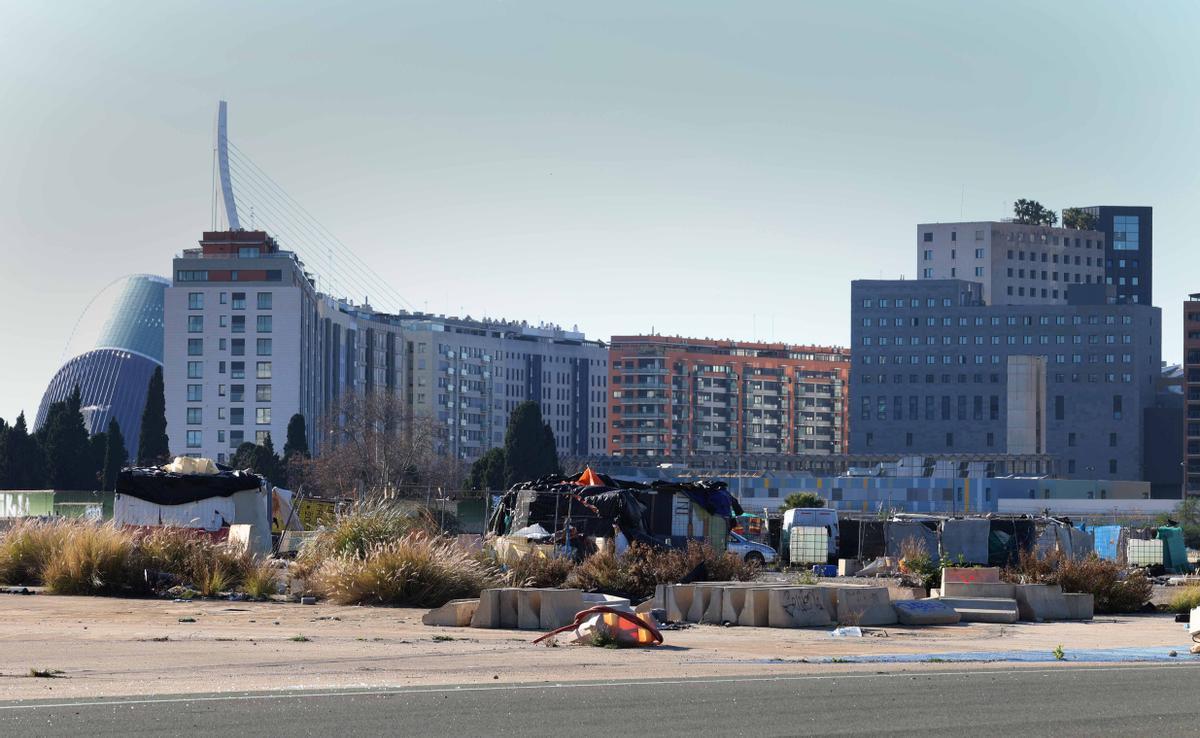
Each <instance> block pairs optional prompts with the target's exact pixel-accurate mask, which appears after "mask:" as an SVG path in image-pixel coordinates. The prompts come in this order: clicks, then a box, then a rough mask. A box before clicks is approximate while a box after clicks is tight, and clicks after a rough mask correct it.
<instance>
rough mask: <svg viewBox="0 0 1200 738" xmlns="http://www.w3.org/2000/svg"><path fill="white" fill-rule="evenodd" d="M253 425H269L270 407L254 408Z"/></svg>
mask: <svg viewBox="0 0 1200 738" xmlns="http://www.w3.org/2000/svg"><path fill="white" fill-rule="evenodd" d="M254 424H255V425H270V424H271V408H269V407H260V408H255V410H254Z"/></svg>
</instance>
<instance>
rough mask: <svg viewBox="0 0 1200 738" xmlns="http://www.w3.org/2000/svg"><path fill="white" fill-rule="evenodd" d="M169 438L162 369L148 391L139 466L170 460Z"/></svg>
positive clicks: (151, 379)
mask: <svg viewBox="0 0 1200 738" xmlns="http://www.w3.org/2000/svg"><path fill="white" fill-rule="evenodd" d="M170 457H171V449H170V441H169V439H168V438H167V397H166V390H165V388H164V387H163V373H162V367H161V366H160V367H158V368H156V369H155V370H154V375H153V376H151V377H150V387H149V389H147V390H146V409H145V410H143V411H142V430H141V433H140V435H139V436H138V464H140V465H141V466H152V465H156V464H163V463H166V462H167V461H168V460H170Z"/></svg>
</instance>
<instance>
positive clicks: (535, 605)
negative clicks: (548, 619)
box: [517, 589, 542, 630]
mask: <svg viewBox="0 0 1200 738" xmlns="http://www.w3.org/2000/svg"><path fill="white" fill-rule="evenodd" d="M517 627H518V628H520V629H521V630H537V629H538V628H540V627H542V590H540V589H519V590H517Z"/></svg>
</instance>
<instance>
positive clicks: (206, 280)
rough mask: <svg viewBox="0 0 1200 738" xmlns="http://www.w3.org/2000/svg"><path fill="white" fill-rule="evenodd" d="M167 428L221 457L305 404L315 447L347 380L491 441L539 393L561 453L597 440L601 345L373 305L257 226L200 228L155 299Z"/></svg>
mask: <svg viewBox="0 0 1200 738" xmlns="http://www.w3.org/2000/svg"><path fill="white" fill-rule="evenodd" d="M165 337H166V350H165V356H164V371H163V373H164V379H165V384H166V396H167V397H166V399H167V432H168V435H169V436H170V439H171V450H172V451H173V452H174V453H177V454H190V455H196V456H205V457H209V458H213V459H216V460H218V461H223V460H226V459H228V458H229V457H230V456H231V455H232V453H233V451H234V450H236V448H237V447H238V446H239V445H241V444H242V443H244V442H255V443H262V442H263V441H264V440H265V438H266V436H267V434H270V435H271V438H272V440H273V442H274V443H275V445H276V447H277V448H281V447H282V445H283V439H284V438H285V437H286V429H287V424H288V421H289V419H290V418H291V416H292V415H293V414H295V413H299V414H301V415H303V416H304V418H305V421H306V423H307V425H308V428H309V442H310V445H311V446H312V448H313V450H314V451H315V452H320V450H321V448H322V446H323V445H324V443H325V442H326V441H325V437H326V435H327V432H326V431H327V430H328V429H324V428H323V427H322V425H321V423H322V421H323V418H324V416H325V414H326V412H327V411H328V410H329V408H330V407H331V406H332V405H333V404H334V403H335V402H336V401H337V400H338V399H339V398H340V397H341V396H342V395H343V394H344V393H346V392H376V391H390V392H395V393H397V394H398V396H399V397H400V398H401V400H402V401H403V402H404V403H405V404H406V406H407V407H409V408H411V409H412V411H413V413H414V415H417V416H423V417H428V418H431V419H433V420H435V421H436V422H438V423H439V424H442V425H444V427H445V429H446V432H445V435H444V438H445V441H444V443H445V446H444V448H443V450H444V451H445V452H447V453H450V454H452V455H454V456H456V457H458V458H463V459H473V458H475V457H477V456H479V455H480V454H482V453H483V452H484V451H486V450H487V449H489V448H491V447H493V446H498V445H502V444H503V441H504V429H505V425H506V423H507V418H508V413H509V411H510V410H511V409H512V408H513V407H514V406H515V405H516V404H517V403H519V402H522V401H524V400H527V399H532V400H536V401H538V402H539V403H540V405H541V407H542V412H543V416H544V417H545V419H546V421H547V422H548V423H550V425H551V428H552V429H553V430H554V432H555V438H556V441H557V443H558V447H559V452H560V453H561V454H571V455H578V456H587V455H594V454H597V453H602V452H603V450H604V439H605V434H604V420H605V413H606V410H607V408H606V403H605V385H606V382H607V372H608V356H607V348H606V347H605V345H604V344H602V343H599V342H597V341H588V340H586V339H585V338H584V336H583V334H581V333H578V332H576V331H565V330H563V329H561V328H558V327H557V326H543V327H532V326H529V325H527V324H524V323H516V322H508V321H492V320H472V319H470V318H465V319H459V318H447V317H446V316H444V315H442V316H438V315H427V314H421V313H400V314H384V313H378V312H375V311H374V310H373V309H372V308H371V307H370V306H369V305H353V304H351V303H349V302H347V301H344V300H339V299H335V298H333V297H330V296H328V295H324V294H321V293H319V292H318V291H317V290H316V287H315V285H314V280H313V279H312V277H311V276H310V275H309V274H308V273H307V272H306V271H305V268H304V265H303V264H302V263H301V262H300V260H299V259H298V258H297V257H296V255H295V254H294V253H292V252H289V251H283V250H281V249H280V248H279V246H278V244H277V243H276V242H275V241H274V240H273V239H272V238H270V237H269V236H267V234H266V233H264V232H262V231H218V232H206V233H205V234H204V237H203V239H202V240H201V241H200V247H199V248H194V249H187V250H185V251H184V252H183V253H182V255H181V256H180V257H178V258H176V259H175V260H174V278H173V282H172V286H171V288H170V289H168V290H167V293H166V300H165Z"/></svg>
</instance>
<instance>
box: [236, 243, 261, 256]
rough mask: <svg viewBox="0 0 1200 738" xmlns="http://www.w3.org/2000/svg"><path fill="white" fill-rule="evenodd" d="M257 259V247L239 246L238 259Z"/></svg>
mask: <svg viewBox="0 0 1200 738" xmlns="http://www.w3.org/2000/svg"><path fill="white" fill-rule="evenodd" d="M257 257H258V247H257V246H241V247H239V248H238V258H239V259H255V258H257Z"/></svg>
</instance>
